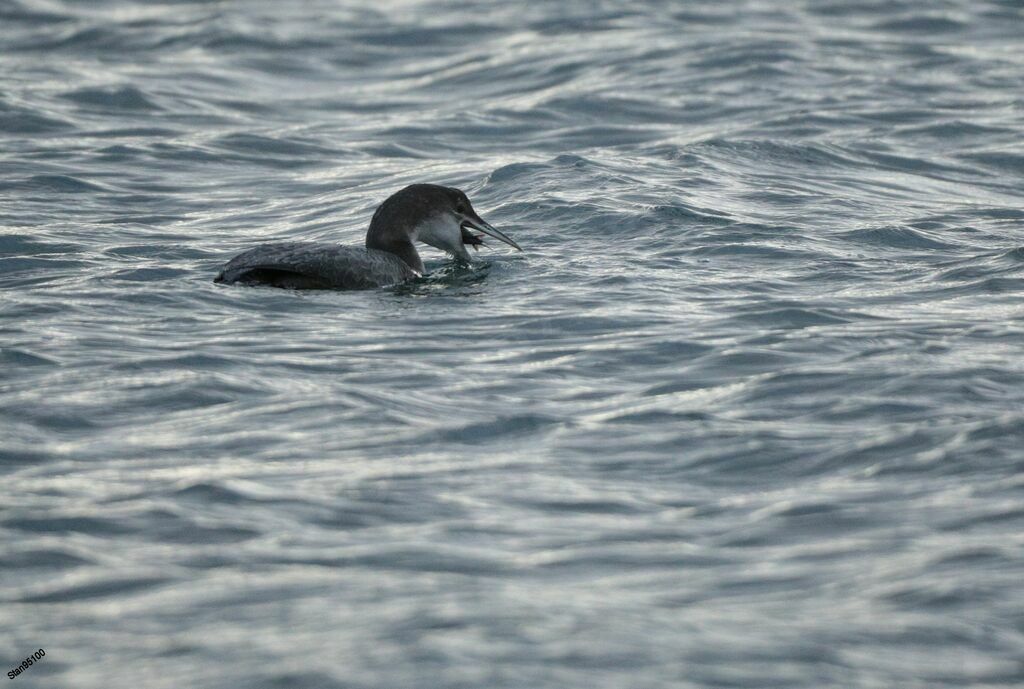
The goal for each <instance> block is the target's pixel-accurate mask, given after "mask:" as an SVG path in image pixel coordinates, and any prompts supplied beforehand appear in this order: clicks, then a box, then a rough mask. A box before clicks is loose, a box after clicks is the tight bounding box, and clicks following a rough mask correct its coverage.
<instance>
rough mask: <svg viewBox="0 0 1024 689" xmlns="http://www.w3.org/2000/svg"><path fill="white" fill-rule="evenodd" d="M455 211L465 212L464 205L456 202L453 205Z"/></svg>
mask: <svg viewBox="0 0 1024 689" xmlns="http://www.w3.org/2000/svg"><path fill="white" fill-rule="evenodd" d="M455 212H456V213H465V212H466V207H465V206H463V205H462V204H461V203H458V204H456V205H455Z"/></svg>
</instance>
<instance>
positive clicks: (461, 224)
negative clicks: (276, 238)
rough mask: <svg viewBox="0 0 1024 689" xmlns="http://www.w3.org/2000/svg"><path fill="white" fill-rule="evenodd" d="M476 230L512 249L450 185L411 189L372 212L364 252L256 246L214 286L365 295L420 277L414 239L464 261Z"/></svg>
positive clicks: (314, 245)
mask: <svg viewBox="0 0 1024 689" xmlns="http://www.w3.org/2000/svg"><path fill="white" fill-rule="evenodd" d="M471 229H474V230H479V231H480V232H483V233H485V234H488V235H490V236H492V237H495V238H497V239H500V240H501V241H503V242H505V243H506V244H509V245H511V246H513V247H515V248H516V249H519V245H518V244H516V243H515V242H514V241H512V240H511V239H510V238H509V237H507V236H506V235H505V234H504V233H502V232H500V231H498V230H496V229H495V228H494V227H492V226H491V225H490V224H488V223H487V222H485V221H484V220H483V219H482V218H481V217H480V216H479V215H477V213H476V211H474V210H473V206H472V204H470V202H469V199H468V198H467V197H466V195H465V194H464V193H463V192H462V191H460V190H458V189H454V188H451V187H442V186H438V185H436V184H413V185H411V186H408V187H406V188H405V189H402V190H401V191H399V192H396V193H395V194H392V195H391V196H389V197H388V198H387V199H386V200H385V201H384V203H382V204H381V205H380V206H379V207H378V208H377V210H376V212H375V213H374V214H373V219H372V220H371V221H370V227H369V229H368V230H367V232H366V247H365V248H363V247H355V246H341V245H337V244H327V243H320V242H283V243H276V244H263V245H260V246H257V247H256V248H254V249H250V250H248V251H246V252H244V253H241V254H239V255H238V256H235V257H234V258H233V259H231V260H230V261H228V262H227V264H225V265H224V267H223V268H222V269H221V271H220V273H218V275H217V277H216V278H214V282H217V283H225V284H243V285H268V286H271V287H285V288H289V289H369V288H372V287H383V286H385V285H393V284H395V283H398V282H402V281H404V280H408V279H409V278H413V277H417V276H419V275H422V274H423V262H422V261H421V260H420V256H419V253H417V251H416V247H415V245H414V242H415V241H422V242H424V243H427V244H430V245H431V246H435V247H437V248H439V249H443V250H445V251H447V252H449V253H450V254H453V255H454V256H457V257H459V258H462V259H464V260H467V261H468V260H469V254H468V253H467V251H466V245H470V246H473V247H474V248H475V247H476V246H477V245H479V244H482V243H483V239H482V236H481V235H476V234H474V233H473V232H471V231H470V230H471Z"/></svg>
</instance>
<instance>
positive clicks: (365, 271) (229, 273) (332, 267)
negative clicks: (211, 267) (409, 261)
mask: <svg viewBox="0 0 1024 689" xmlns="http://www.w3.org/2000/svg"><path fill="white" fill-rule="evenodd" d="M415 276H416V273H415V272H414V271H413V270H412V269H411V268H409V266H407V265H406V264H405V262H403V261H402V260H401V259H400V258H398V257H397V256H392V255H390V254H388V253H386V252H384V251H377V250H368V249H365V248H362V247H355V246H340V245H337V244H322V243H318V242H283V243H278V244H262V245H260V246H257V247H255V248H253V249H250V250H249V251H246V252H244V253H241V254H239V255H238V256H235V257H234V258H233V259H231V260H230V261H228V263H227V264H226V265H225V266H224V268H223V269H222V270H221V272H220V274H219V275H218V276H217V278H216V279H215V282H226V283H229V284H230V283H236V282H242V283H256V284H268V285H274V286H278V287H291V288H294V289H369V288H372V287H383V286H384V285H391V284H395V283H397V282H401V281H403V280H407V279H409V278H411V277H415Z"/></svg>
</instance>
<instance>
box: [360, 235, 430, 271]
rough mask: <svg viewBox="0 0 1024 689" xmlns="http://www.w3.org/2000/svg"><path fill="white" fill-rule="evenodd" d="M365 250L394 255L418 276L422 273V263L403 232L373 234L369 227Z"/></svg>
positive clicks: (410, 241)
mask: <svg viewBox="0 0 1024 689" xmlns="http://www.w3.org/2000/svg"><path fill="white" fill-rule="evenodd" d="M366 248H367V249H377V250H378V251H386V252H388V253H389V254H394V255H395V256H398V258H400V259H402V261H404V262H405V264H406V265H408V266H409V267H410V268H412V269H413V270H415V271H416V272H417V273H419V274H420V275H422V274H423V272H424V270H423V261H421V260H420V255H419V253H418V252H417V251H416V247H415V246H413V243H412V240H410V239H409V236H408V235H406V234H405V233H404V232H403V233H400V234H399V233H393V232H389V233H383V232H374V228H373V227H372V226H371V227H370V231H369V232H367V233H366Z"/></svg>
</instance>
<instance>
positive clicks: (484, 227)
mask: <svg viewBox="0 0 1024 689" xmlns="http://www.w3.org/2000/svg"><path fill="white" fill-rule="evenodd" d="M462 227H469V228H470V229H473V230H478V231H480V232H483V233H484V234H486V235H488V236H491V237H494V238H495V239H497V240H499V241H502V242H505V243H506V244H508V245H509V246H511V247H513V248H515V249H516V250H518V251H522V250H523V248H522V247H521V246H519V245H518V244H516V243H515V241H513V240H512V238H511V237H509V236H508V235H507V234H505V233H504V232H502V231H501V230H498V229H495V228H494V227H493V226H492V225H491V224H490V223H489V222H487V221H486V220H484V219H483V218H481V217H480V216H479V215H477V214H475V213H474V214H473V215H465V216H463V218H462Z"/></svg>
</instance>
